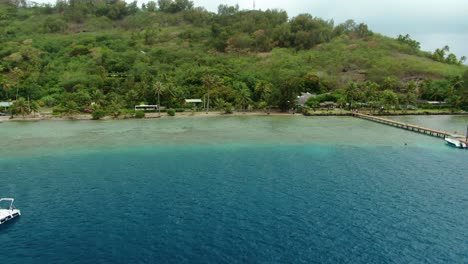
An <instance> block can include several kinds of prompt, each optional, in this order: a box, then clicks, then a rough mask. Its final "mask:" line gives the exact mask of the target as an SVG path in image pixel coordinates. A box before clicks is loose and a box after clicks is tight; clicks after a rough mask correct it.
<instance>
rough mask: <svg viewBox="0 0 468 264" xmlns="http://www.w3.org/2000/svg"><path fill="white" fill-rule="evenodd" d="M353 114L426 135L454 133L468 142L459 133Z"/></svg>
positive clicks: (461, 139) (435, 135) (449, 134)
mask: <svg viewBox="0 0 468 264" xmlns="http://www.w3.org/2000/svg"><path fill="white" fill-rule="evenodd" d="M353 116H355V117H359V118H362V119H366V120H369V121H373V122H377V123H381V124H385V125H389V126H394V127H398V128H402V129H406V130H410V131H413V132H417V133H422V134H426V135H429V136H433V137H439V138H446V137H449V136H452V135H456V136H457V138H458V140H460V141H462V142H465V144H468V141H467V140H466V137H465V136H463V135H459V134H454V133H448V132H445V131H441V130H436V129H431V128H427V127H422V126H416V125H412V124H407V123H402V122H398V121H395V120H391V119H387V118H382V117H377V116H371V115H366V114H361V113H353Z"/></svg>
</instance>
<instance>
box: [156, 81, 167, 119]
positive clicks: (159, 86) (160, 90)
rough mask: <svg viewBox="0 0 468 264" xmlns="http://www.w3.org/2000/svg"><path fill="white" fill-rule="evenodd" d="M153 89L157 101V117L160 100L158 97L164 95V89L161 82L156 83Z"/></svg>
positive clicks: (159, 109) (159, 113) (159, 110)
mask: <svg viewBox="0 0 468 264" xmlns="http://www.w3.org/2000/svg"><path fill="white" fill-rule="evenodd" d="M153 88H154V93H155V94H156V96H157V100H158V115H159V116H161V100H160V97H161V94H162V93H164V91H165V87H164V85H163V84H162V82H160V81H157V82H155V83H154V85H153Z"/></svg>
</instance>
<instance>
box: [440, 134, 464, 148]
mask: <svg viewBox="0 0 468 264" xmlns="http://www.w3.org/2000/svg"><path fill="white" fill-rule="evenodd" d="M445 141H447V144H449V145H451V146H454V147H456V148H466V144H465V143H464V142H462V141H460V139H459V138H458V136H457V135H451V136H449V137H446V138H445Z"/></svg>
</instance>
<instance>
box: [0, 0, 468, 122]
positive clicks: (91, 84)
mask: <svg viewBox="0 0 468 264" xmlns="http://www.w3.org/2000/svg"><path fill="white" fill-rule="evenodd" d="M0 28H1V30H2V34H1V37H0V58H1V64H0V73H1V74H0V87H1V88H2V89H1V91H0V100H14V99H16V98H21V97H22V98H26V99H27V98H29V99H30V100H31V101H35V102H37V104H38V105H39V106H44V107H54V110H55V111H56V112H67V113H72V112H79V111H83V110H84V109H86V108H90V107H91V106H92V107H94V108H102V109H106V111H107V112H115V111H118V109H121V108H132V107H133V106H134V105H135V104H139V103H141V102H145V103H151V104H155V103H157V97H158V96H157V95H159V97H160V100H161V105H163V106H167V107H172V108H180V107H183V106H184V99H186V98H204V97H207V96H208V94H209V96H210V101H211V104H212V107H218V108H222V109H226V108H233V107H237V108H238V109H245V108H249V107H250V108H266V107H267V106H273V107H279V108H281V109H288V108H290V107H291V106H292V103H291V102H293V101H294V99H295V98H296V96H297V95H299V94H300V93H301V92H310V93H316V94H331V95H332V96H328V97H327V98H326V99H327V100H333V101H337V102H339V101H340V100H341V102H348V103H352V102H358V101H362V102H365V101H382V100H384V99H385V97H389V96H390V97H392V98H393V99H392V100H394V101H395V103H396V104H398V102H399V104H416V101H417V99H425V100H440V101H443V100H446V101H448V102H450V104H451V105H452V106H453V107H456V108H458V107H465V108H466V107H468V102H467V100H468V99H467V98H468V96H467V90H468V87H467V86H468V71H467V69H468V68H467V67H466V66H464V65H463V64H462V63H463V61H464V59H465V58H456V57H455V55H453V54H447V53H448V51H449V48H448V47H444V48H441V49H438V50H437V51H435V52H434V53H431V52H425V51H421V50H420V48H419V43H418V42H417V41H415V40H413V39H411V37H410V36H408V35H406V36H403V34H402V35H401V36H398V37H397V38H391V37H388V36H383V35H380V34H378V33H375V32H372V31H371V30H370V29H369V28H368V26H367V25H366V24H364V23H356V22H354V21H352V20H349V21H347V22H346V23H343V24H339V25H335V24H334V22H333V21H327V20H323V19H320V18H316V17H313V16H311V15H308V14H304V15H299V16H297V17H293V18H289V17H288V15H287V13H286V12H284V11H281V10H267V11H249V10H239V8H238V7H236V6H224V5H221V6H220V7H219V10H218V12H217V13H211V12H208V11H206V10H205V9H203V8H201V7H194V6H193V3H192V2H191V1H187V0H176V1H171V0H160V1H158V3H156V2H149V3H148V4H146V5H143V6H141V7H138V6H137V5H136V2H134V3H130V4H127V3H125V2H123V1H99V0H93V1H84V0H73V1H68V2H64V1H58V2H57V3H56V5H54V6H50V5H43V6H30V5H27V4H26V3H24V2H15V3H14V4H11V3H7V4H0ZM465 79H466V80H467V81H464V80H465ZM384 91H386V94H385V93H384ZM390 92H392V93H393V94H389V93H390ZM389 100H390V99H389ZM387 103H388V102H387ZM35 107H37V106H34V107H33V108H35Z"/></svg>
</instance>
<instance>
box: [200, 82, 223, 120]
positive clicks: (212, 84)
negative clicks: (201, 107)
mask: <svg viewBox="0 0 468 264" xmlns="http://www.w3.org/2000/svg"><path fill="white" fill-rule="evenodd" d="M220 83H221V81H220V80H219V78H218V76H215V75H206V76H205V77H203V86H204V87H205V89H206V91H207V97H208V99H207V102H206V113H207V114H208V112H209V111H210V91H211V89H213V88H216V87H217V86H219V85H220Z"/></svg>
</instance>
